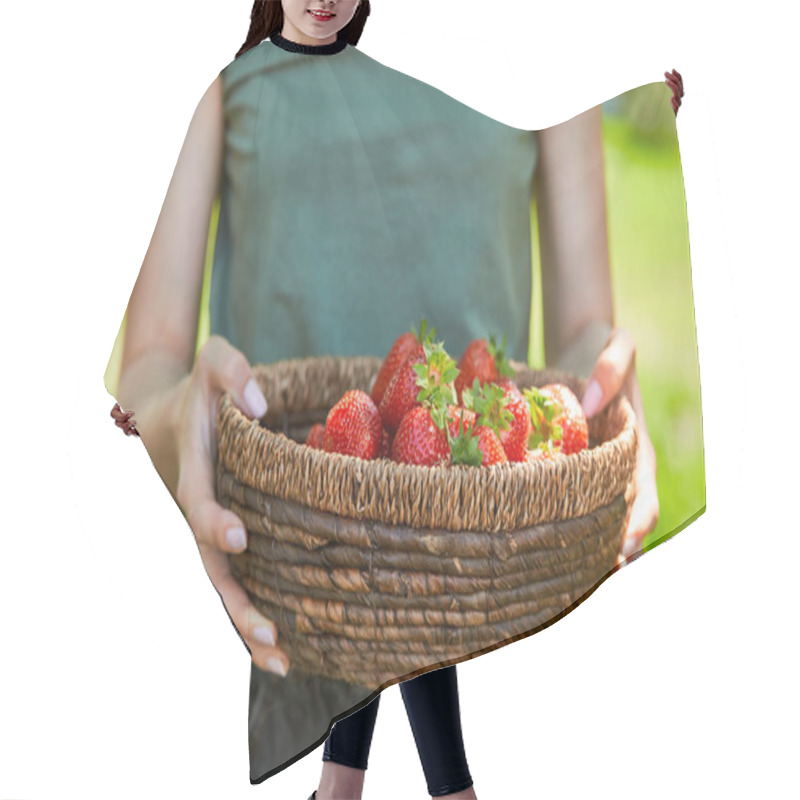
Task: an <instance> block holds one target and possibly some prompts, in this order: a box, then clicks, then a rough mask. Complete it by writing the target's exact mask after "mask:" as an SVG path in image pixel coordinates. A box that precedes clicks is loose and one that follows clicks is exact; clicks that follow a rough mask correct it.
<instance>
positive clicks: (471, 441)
mask: <svg viewBox="0 0 800 800" xmlns="http://www.w3.org/2000/svg"><path fill="white" fill-rule="evenodd" d="M448 439H449V441H450V455H451V457H452V462H451V463H453V464H465V465H466V466H468V467H480V466H481V464H483V452H482V451H481V448H480V446H479V437H478V436H477V435H476V434H474V433H473V432H472V431H471V430H470V429H469V428H465V427H464V415H463V414H462V415H461V419H460V421H459V423H458V435H457V436H449V433H448Z"/></svg>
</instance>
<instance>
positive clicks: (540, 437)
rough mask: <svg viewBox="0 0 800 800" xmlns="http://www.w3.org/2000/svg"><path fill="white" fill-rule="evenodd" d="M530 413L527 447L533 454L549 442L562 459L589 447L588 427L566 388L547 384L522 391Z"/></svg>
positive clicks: (557, 384)
mask: <svg viewBox="0 0 800 800" xmlns="http://www.w3.org/2000/svg"><path fill="white" fill-rule="evenodd" d="M525 397H526V399H527V400H528V402H529V404H530V409H531V426H532V427H531V434H530V436H529V437H528V447H529V448H530V449H531V450H534V449H535V448H536V447H537V446H538V445H539V444H540V443H542V442H546V441H550V442H551V443H552V444H553V446H554V447H557V448H558V449H559V450H560V451H561V452H562V453H563V454H564V455H570V454H572V453H578V452H580V451H581V450H585V449H586V448H587V447H588V446H589V425H588V423H587V422H586V416H585V415H584V413H583V408H581V404H580V402H579V401H578V398H577V397H575V395H574V394H573V392H572V391H571V390H570V389H569V387H567V386H564V384H561V383H550V384H547V385H546V386H542V387H541V388H539V389H536V388H532V389H526V390H525Z"/></svg>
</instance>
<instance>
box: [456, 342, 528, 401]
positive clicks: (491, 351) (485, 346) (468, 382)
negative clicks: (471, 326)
mask: <svg viewBox="0 0 800 800" xmlns="http://www.w3.org/2000/svg"><path fill="white" fill-rule="evenodd" d="M505 346H506V337H505V336H503V341H502V342H501V343H500V345H499V346H498V345H497V343H496V342H495V338H494V336H490V337H489V341H488V342H487V341H486V339H473V340H472V341H471V342H470V343H469V344H468V345H467V347H466V349H465V350H464V353H463V355H462V356H461V360H460V361H459V362H458V377H457V378H456V382H455V387H456V397H457V398H458V402H459V403H461V402H462V399H461V393H462V392H463V391H464V389H466V388H467V387H469V386H472V384H473V383H474V382H475V378H477V379H478V382H479V383H480V384H481V385H483V384H484V383H488V382H490V381H495V380H497V379H498V378H499V377H500V376H501V375H505V376H507V377H513V375H514V370H513V369H511V367H510V365H509V364H508V361H507V360H506V357H505Z"/></svg>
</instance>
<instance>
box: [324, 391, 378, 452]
mask: <svg viewBox="0 0 800 800" xmlns="http://www.w3.org/2000/svg"><path fill="white" fill-rule="evenodd" d="M382 435H383V429H382V427H381V417H380V414H379V413H378V409H377V408H376V406H375V403H373V402H372V398H371V397H370V396H369V395H368V394H367V393H366V392H363V391H361V389H351V390H350V391H349V392H345V394H344V395H343V396H342V398H341V399H340V400H339V402H338V403H336V405H335V406H334V407H333V408H332V409H331V410H330V411H329V412H328V418H327V420H326V422H325V438H324V442H323V446H324V449H325V450H326V451H327V452H329V453H344V454H345V455H349V456H357V457H358V458H365V459H370V458H375V457H376V456H377V454H378V450H379V448H380V445H381V437H382Z"/></svg>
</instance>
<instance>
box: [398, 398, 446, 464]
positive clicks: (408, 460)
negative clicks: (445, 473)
mask: <svg viewBox="0 0 800 800" xmlns="http://www.w3.org/2000/svg"><path fill="white" fill-rule="evenodd" d="M392 459H393V460H394V461H397V462H399V463H401V464H417V465H419V466H425V467H433V466H438V465H445V464H449V463H450V444H449V442H448V441H447V431H446V430H443V429H442V428H441V427H439V426H438V425H437V423H436V422H435V421H434V418H433V416H432V415H431V409H430V408H429V407H428V406H425V405H417V406H414V407H413V408H411V409H410V410H409V411H408V413H406V414H405V415H404V416H403V419H402V420H401V422H400V426H399V427H398V429H397V433H396V434H395V437H394V440H393V442H392Z"/></svg>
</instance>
